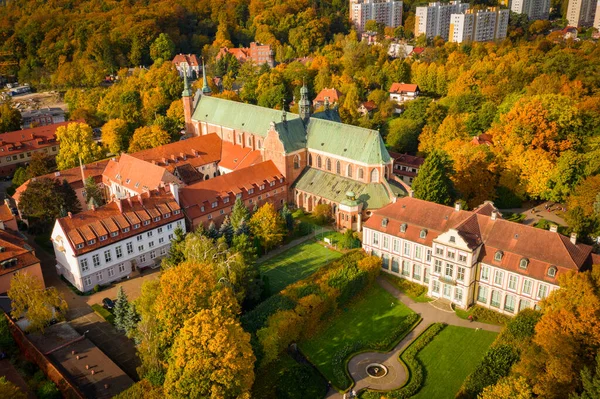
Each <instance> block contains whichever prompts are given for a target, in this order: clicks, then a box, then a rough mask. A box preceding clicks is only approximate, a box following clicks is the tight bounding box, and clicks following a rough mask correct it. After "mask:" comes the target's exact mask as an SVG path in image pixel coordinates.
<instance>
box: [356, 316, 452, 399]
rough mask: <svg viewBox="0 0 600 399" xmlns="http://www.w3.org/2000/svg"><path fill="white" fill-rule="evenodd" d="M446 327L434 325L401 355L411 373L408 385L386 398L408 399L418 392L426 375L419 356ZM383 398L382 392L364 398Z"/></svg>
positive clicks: (387, 395) (390, 392)
mask: <svg viewBox="0 0 600 399" xmlns="http://www.w3.org/2000/svg"><path fill="white" fill-rule="evenodd" d="M444 327H446V324H444V323H435V324H432V325H431V326H430V327H429V328H428V329H427V330H425V331H424V332H423V333H421V335H419V337H418V338H417V339H416V340H415V341H414V342H413V343H412V344H411V345H410V346H409V347H408V348H406V350H404V352H402V354H401V355H400V359H401V360H402V361H404V363H405V364H406V366H407V368H408V371H409V379H408V383H407V384H406V385H404V386H403V387H402V388H400V389H396V390H393V391H389V392H386V394H385V396H386V398H390V399H408V398H410V397H411V396H413V395H414V394H416V393H417V392H419V389H421V387H422V386H423V382H424V380H425V373H424V367H423V364H422V363H421V361H420V360H419V359H417V354H418V353H419V352H420V351H421V350H422V349H423V348H425V347H426V346H427V345H428V344H429V343H430V342H431V341H433V339H434V338H435V336H436V335H438V334H439V333H440V331H442V330H443V329H444ZM380 396H381V393H380V392H374V391H367V392H365V394H364V395H362V397H363V398H366V399H378V398H379V397H380Z"/></svg>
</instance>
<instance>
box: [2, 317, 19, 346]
mask: <svg viewBox="0 0 600 399" xmlns="http://www.w3.org/2000/svg"><path fill="white" fill-rule="evenodd" d="M16 349H17V345H16V343H15V340H14V339H13V336H12V334H11V333H10V328H9V327H8V320H6V317H4V316H0V352H7V353H12V352H14V351H16Z"/></svg>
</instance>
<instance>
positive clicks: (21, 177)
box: [12, 166, 29, 188]
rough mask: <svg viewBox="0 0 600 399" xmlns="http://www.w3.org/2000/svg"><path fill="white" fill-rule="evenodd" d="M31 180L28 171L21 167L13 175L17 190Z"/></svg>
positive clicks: (13, 182)
mask: <svg viewBox="0 0 600 399" xmlns="http://www.w3.org/2000/svg"><path fill="white" fill-rule="evenodd" d="M27 180H29V177H28V174H27V169H26V168H24V167H22V166H19V167H18V168H17V170H16V171H15V174H14V175H13V179H12V184H13V186H14V187H15V188H17V187H20V186H21V185H22V184H23V183H25V182H26V181H27Z"/></svg>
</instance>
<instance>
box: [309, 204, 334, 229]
mask: <svg viewBox="0 0 600 399" xmlns="http://www.w3.org/2000/svg"><path fill="white" fill-rule="evenodd" d="M332 214H333V213H332V209H331V205H329V204H319V205H317V206H315V208H314V209H313V217H314V219H315V221H316V222H317V223H319V224H321V225H323V224H327V223H329V222H331V218H332Z"/></svg>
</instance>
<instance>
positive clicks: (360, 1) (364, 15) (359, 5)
mask: <svg viewBox="0 0 600 399" xmlns="http://www.w3.org/2000/svg"><path fill="white" fill-rule="evenodd" d="M350 20H351V21H352V23H353V24H354V27H355V29H356V30H357V31H358V32H364V30H365V25H366V23H367V21H369V20H375V21H377V22H378V23H381V24H384V25H385V26H387V27H391V28H395V27H396V26H400V25H402V1H398V0H350Z"/></svg>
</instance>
